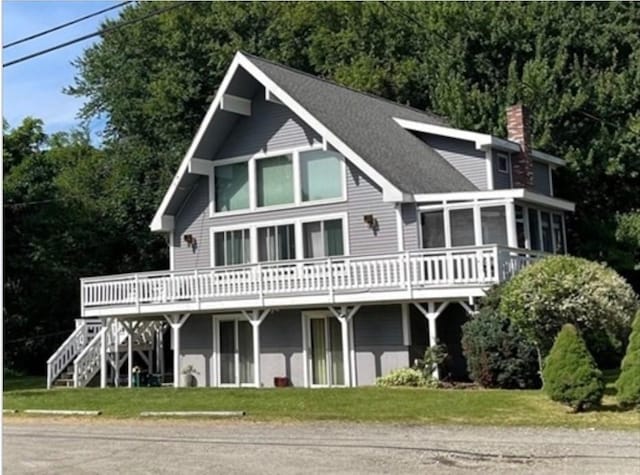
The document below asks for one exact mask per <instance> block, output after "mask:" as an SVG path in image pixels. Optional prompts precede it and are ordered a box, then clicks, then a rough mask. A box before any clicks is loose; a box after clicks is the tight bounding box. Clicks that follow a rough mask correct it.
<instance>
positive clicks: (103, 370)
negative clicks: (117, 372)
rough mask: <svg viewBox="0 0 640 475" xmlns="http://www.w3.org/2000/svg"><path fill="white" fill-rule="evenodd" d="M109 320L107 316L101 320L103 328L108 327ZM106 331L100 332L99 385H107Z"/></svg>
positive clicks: (103, 386)
mask: <svg viewBox="0 0 640 475" xmlns="http://www.w3.org/2000/svg"><path fill="white" fill-rule="evenodd" d="M110 325H111V321H110V320H109V319H108V318H105V319H103V320H102V326H103V330H104V328H109V326H110ZM107 331H108V330H104V331H102V332H101V333H100V387H101V388H106V387H107Z"/></svg>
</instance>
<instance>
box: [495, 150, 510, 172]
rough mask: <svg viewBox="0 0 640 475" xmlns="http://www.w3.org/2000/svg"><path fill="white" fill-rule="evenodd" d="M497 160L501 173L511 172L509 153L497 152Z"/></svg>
mask: <svg viewBox="0 0 640 475" xmlns="http://www.w3.org/2000/svg"><path fill="white" fill-rule="evenodd" d="M496 160H498V167H497V168H498V171H499V172H500V173H509V162H510V161H511V159H510V157H509V154H508V153H504V152H498V153H497V154H496Z"/></svg>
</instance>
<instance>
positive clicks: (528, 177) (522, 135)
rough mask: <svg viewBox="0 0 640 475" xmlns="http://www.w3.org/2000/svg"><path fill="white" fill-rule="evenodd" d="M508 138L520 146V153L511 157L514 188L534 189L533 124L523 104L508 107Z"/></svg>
mask: <svg viewBox="0 0 640 475" xmlns="http://www.w3.org/2000/svg"><path fill="white" fill-rule="evenodd" d="M507 138H508V139H509V140H511V141H513V142H518V143H519V144H520V152H518V153H514V154H512V155H511V166H512V169H513V187H514V188H532V187H533V160H532V159H531V122H530V117H529V110H528V109H527V108H526V107H525V106H523V105H522V104H515V105H512V106H509V107H507Z"/></svg>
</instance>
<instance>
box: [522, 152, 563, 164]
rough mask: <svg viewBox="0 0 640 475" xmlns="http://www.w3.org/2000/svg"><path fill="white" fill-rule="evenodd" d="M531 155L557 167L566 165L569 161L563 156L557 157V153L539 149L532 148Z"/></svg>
mask: <svg viewBox="0 0 640 475" xmlns="http://www.w3.org/2000/svg"><path fill="white" fill-rule="evenodd" d="M531 156H532V157H533V158H534V159H536V160H540V161H542V162H547V163H550V164H551V165H555V166H557V167H564V166H566V164H567V162H566V161H565V160H563V159H562V158H560V157H556V156H555V155H549V154H548V153H544V152H541V151H539V150H532V151H531Z"/></svg>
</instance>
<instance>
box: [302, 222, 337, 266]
mask: <svg viewBox="0 0 640 475" xmlns="http://www.w3.org/2000/svg"><path fill="white" fill-rule="evenodd" d="M302 236H303V241H304V257H305V258H309V257H328V256H342V255H344V236H343V234H342V220H341V219H331V220H327V221H316V222H312V223H305V224H304V225H303V227H302Z"/></svg>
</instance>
